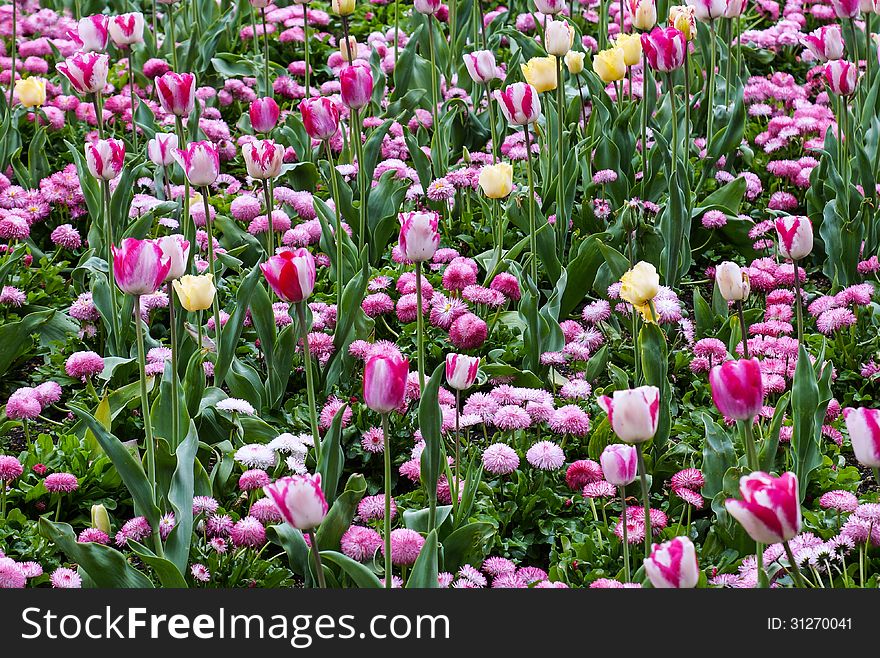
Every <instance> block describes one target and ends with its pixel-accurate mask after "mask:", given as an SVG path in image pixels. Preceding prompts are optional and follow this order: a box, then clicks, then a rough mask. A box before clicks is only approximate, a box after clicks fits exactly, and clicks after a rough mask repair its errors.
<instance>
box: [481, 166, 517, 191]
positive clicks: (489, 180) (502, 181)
mask: <svg viewBox="0 0 880 658" xmlns="http://www.w3.org/2000/svg"><path fill="white" fill-rule="evenodd" d="M479 184H480V189H481V190H483V194H485V195H486V196H487V197H488V198H490V199H503V198H504V197H506V196H507V195H508V194H510V193H511V192H512V191H513V167H511V166H510V165H509V164H508V163H506V162H498V163H496V164H493V165H483V168H482V169H480V178H479Z"/></svg>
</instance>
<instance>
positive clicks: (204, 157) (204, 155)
mask: <svg viewBox="0 0 880 658" xmlns="http://www.w3.org/2000/svg"><path fill="white" fill-rule="evenodd" d="M174 159H175V160H177V164H179V165H180V168H181V169H183V173H184V174H186V179H187V180H188V181H189V182H190V185H193V186H194V187H207V186H208V185H211V184H212V183H213V182H214V181H215V180H217V176H219V175H220V154H219V153H218V151H217V147H215V146H214V144H212V143H211V142H207V141H204V142H191V143H190V144H188V145H187V147H186V148H185V149H179V148H178V149H174ZM205 219H206V221H207V219H208V218H207V217H206V218H205Z"/></svg>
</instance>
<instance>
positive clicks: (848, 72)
mask: <svg viewBox="0 0 880 658" xmlns="http://www.w3.org/2000/svg"><path fill="white" fill-rule="evenodd" d="M825 80H826V81H827V82H828V87H829V88H830V89H831V91H833V92H834V93H835V94H837V95H838V96H852V94H853V93H855V90H856V85H858V83H859V67H858V66H856V65H855V64H853V63H852V62H848V61H846V60H845V59H835V60H832V61H830V62H828V63H827V64H826V65H825Z"/></svg>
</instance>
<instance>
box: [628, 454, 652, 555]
mask: <svg viewBox="0 0 880 658" xmlns="http://www.w3.org/2000/svg"><path fill="white" fill-rule="evenodd" d="M636 449H637V451H638V457H639V479H640V480H641V482H642V504H643V506H644V508H645V557H648V556H649V555H651V539H652V534H651V500H650V491H649V490H648V471H647V469H646V468H645V455H644V451H643V450H642V444H641V443H639V444H636ZM623 511H624V520H623V522H624V524H626V507H625V506H624V510H623Z"/></svg>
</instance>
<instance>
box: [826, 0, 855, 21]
mask: <svg viewBox="0 0 880 658" xmlns="http://www.w3.org/2000/svg"><path fill="white" fill-rule="evenodd" d="M859 5H860V2H859V0H831V6H832V7H834V14H835V15H836V16H837V17H838V18H855V17H856V16H858V15H859V8H860V6H859Z"/></svg>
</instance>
